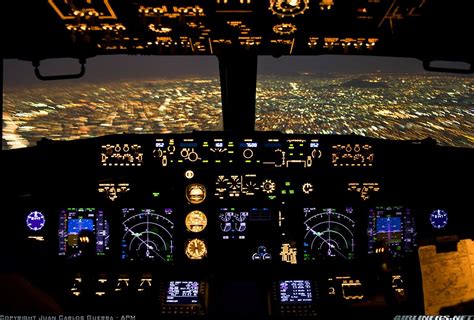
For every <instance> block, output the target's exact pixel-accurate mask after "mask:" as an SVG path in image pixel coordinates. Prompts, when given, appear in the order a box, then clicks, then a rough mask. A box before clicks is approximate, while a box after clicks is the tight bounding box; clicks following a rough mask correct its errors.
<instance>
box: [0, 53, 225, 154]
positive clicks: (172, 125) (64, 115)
mask: <svg viewBox="0 0 474 320" xmlns="http://www.w3.org/2000/svg"><path fill="white" fill-rule="evenodd" d="M48 64H49V65H48ZM76 64H77V62H71V61H69V62H68V61H54V60H53V61H51V62H49V61H47V62H46V63H45V66H44V67H43V66H40V70H41V72H42V73H44V74H60V73H63V74H64V73H67V72H71V73H74V72H76V69H78V65H76ZM86 68H87V71H86V75H85V76H84V78H81V79H78V80H67V81H66V80H60V81H40V80H37V79H36V78H35V76H34V74H33V67H32V65H31V63H28V62H21V61H9V60H6V61H4V87H3V141H2V149H3V150H5V149H12V148H21V147H27V146H33V145H35V144H36V142H37V141H38V140H40V139H41V138H43V137H46V138H49V139H54V140H73V139H80V138H90V137H97V136H103V135H109V134H118V133H170V132H173V133H178V132H191V131H193V130H221V129H222V120H221V115H222V107H221V91H220V84H219V76H218V75H219V70H218V63H217V59H216V58H215V57H136V56H135V57H133V56H132V57H130V56H112V57H97V58H93V59H90V61H87V65H86Z"/></svg>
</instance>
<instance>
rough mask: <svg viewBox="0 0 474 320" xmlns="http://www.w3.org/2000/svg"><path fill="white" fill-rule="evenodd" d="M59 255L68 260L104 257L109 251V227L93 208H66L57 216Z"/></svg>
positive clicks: (97, 210)
mask: <svg viewBox="0 0 474 320" xmlns="http://www.w3.org/2000/svg"><path fill="white" fill-rule="evenodd" d="M58 235H59V255H60V256H65V257H67V258H69V259H73V258H78V257H81V256H86V255H87V256H91V255H105V254H106V252H107V251H108V250H109V225H108V222H107V219H106V217H105V215H104V212H103V211H102V210H100V209H95V208H68V209H63V210H61V211H60V214H59V232H58Z"/></svg>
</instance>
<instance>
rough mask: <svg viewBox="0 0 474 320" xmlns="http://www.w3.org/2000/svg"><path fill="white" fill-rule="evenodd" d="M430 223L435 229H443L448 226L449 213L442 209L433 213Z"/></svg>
mask: <svg viewBox="0 0 474 320" xmlns="http://www.w3.org/2000/svg"><path fill="white" fill-rule="evenodd" d="M430 223H431V225H432V226H433V228H435V229H443V228H444V227H446V225H447V224H448V213H447V212H446V211H444V210H441V209H436V210H434V211H433V212H431V215H430Z"/></svg>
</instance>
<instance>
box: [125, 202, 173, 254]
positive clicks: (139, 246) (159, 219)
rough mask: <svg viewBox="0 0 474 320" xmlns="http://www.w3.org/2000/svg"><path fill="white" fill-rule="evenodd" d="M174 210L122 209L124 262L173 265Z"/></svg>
mask: <svg viewBox="0 0 474 320" xmlns="http://www.w3.org/2000/svg"><path fill="white" fill-rule="evenodd" d="M172 216H173V210H172V209H171V208H165V209H162V210H161V211H160V213H157V210H154V209H135V208H126V209H122V218H123V220H122V231H123V236H122V259H123V260H130V261H136V260H139V261H155V260H156V261H164V262H171V261H173V251H174V245H173V229H174V223H173V221H172V220H171V219H172Z"/></svg>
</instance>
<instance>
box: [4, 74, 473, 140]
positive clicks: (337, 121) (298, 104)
mask: <svg viewBox="0 0 474 320" xmlns="http://www.w3.org/2000/svg"><path fill="white" fill-rule="evenodd" d="M3 103H4V105H3V107H4V110H3V141H2V148H3V149H11V148H20V147H25V146H32V145H34V144H35V142H36V141H38V140H40V139H41V138H42V137H48V138H50V139H58V140H71V139H79V138H88V137H96V136H102V135H107V134H116V133H123V132H126V133H169V132H190V131H193V130H220V129H221V128H222V121H221V102H220V86H219V80H218V79H216V78H199V79H183V80H155V81H150V80H136V81H122V82H115V83H101V84H84V83H80V82H78V83H77V84H74V85H70V84H68V85H62V84H61V83H53V84H51V83H46V84H44V85H43V86H41V87H31V88H13V87H12V88H8V87H7V86H6V87H5V88H4V95H3ZM256 127H257V130H278V131H282V132H286V133H322V134H349V133H355V134H358V135H364V136H370V137H376V138H386V139H423V138H426V137H428V136H431V137H432V138H434V139H436V140H437V141H438V142H439V143H440V144H441V145H450V146H459V147H474V78H472V77H455V76H445V75H443V76H438V75H367V76H364V77H357V76H354V75H347V76H345V75H337V76H331V77H329V76H327V77H315V76H312V75H309V74H308V75H295V76H283V77H282V76H278V77H276V76H275V77H273V76H259V79H258V87H257V123H256Z"/></svg>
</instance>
